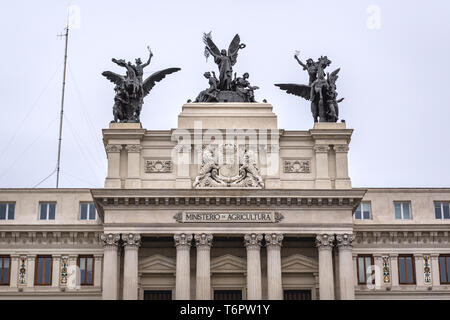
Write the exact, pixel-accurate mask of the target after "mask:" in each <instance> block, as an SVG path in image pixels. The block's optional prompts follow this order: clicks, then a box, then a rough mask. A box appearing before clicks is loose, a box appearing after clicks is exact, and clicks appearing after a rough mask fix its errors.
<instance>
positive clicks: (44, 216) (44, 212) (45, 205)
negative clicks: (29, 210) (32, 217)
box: [40, 203, 47, 220]
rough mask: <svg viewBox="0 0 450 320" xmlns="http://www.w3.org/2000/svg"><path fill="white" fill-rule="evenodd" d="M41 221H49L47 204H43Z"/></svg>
mask: <svg viewBox="0 0 450 320" xmlns="http://www.w3.org/2000/svg"><path fill="white" fill-rule="evenodd" d="M40 219H41V220H47V204H46V203H41V209H40Z"/></svg>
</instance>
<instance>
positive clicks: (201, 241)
mask: <svg viewBox="0 0 450 320" xmlns="http://www.w3.org/2000/svg"><path fill="white" fill-rule="evenodd" d="M194 239H195V246H196V247H197V248H199V247H208V248H210V247H211V246H212V239H213V235H212V234H210V233H199V234H196V235H194Z"/></svg>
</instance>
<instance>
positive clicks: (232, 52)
mask: <svg viewBox="0 0 450 320" xmlns="http://www.w3.org/2000/svg"><path fill="white" fill-rule="evenodd" d="M240 44H241V38H240V37H239V35H238V34H236V35H235V36H234V38H233V40H231V43H230V46H229V47H228V56H229V57H230V58H231V64H232V65H234V64H235V63H236V60H237V55H238V51H239V45H240Z"/></svg>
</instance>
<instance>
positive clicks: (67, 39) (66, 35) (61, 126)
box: [56, 21, 69, 188]
mask: <svg viewBox="0 0 450 320" xmlns="http://www.w3.org/2000/svg"><path fill="white" fill-rule="evenodd" d="M62 36H63V37H66V46H65V49H64V74H63V83H62V96H61V116H60V118H59V139H58V163H57V165H56V188H58V187H59V169H60V162H61V140H62V128H63V116H64V91H65V87H66V66H67V45H68V42H69V21H67V27H66V33H65V34H63V35H62Z"/></svg>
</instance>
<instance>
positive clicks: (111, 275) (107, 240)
mask: <svg viewBox="0 0 450 320" xmlns="http://www.w3.org/2000/svg"><path fill="white" fill-rule="evenodd" d="M101 239H102V241H103V250H104V255H103V257H104V265H103V300H117V298H118V281H117V280H118V277H117V275H118V272H117V271H118V269H117V268H118V266H117V249H118V244H119V240H120V235H119V234H113V233H108V234H102V236H101Z"/></svg>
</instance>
